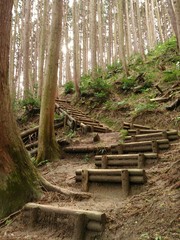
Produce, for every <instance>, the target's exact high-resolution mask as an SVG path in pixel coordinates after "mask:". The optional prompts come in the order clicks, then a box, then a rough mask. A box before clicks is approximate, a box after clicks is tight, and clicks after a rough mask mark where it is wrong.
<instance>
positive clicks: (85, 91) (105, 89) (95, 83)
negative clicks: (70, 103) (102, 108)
mask: <svg viewBox="0 0 180 240" xmlns="http://www.w3.org/2000/svg"><path fill="white" fill-rule="evenodd" d="M110 86H111V84H109V83H108V82H107V81H106V80H104V79H103V78H100V77H99V78H96V79H91V77H90V76H88V75H86V76H84V77H83V78H81V82H80V91H81V96H85V97H89V96H91V97H93V98H94V100H95V101H98V102H103V101H106V100H107V99H108V97H109V94H110Z"/></svg>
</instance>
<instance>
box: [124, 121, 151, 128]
mask: <svg viewBox="0 0 180 240" xmlns="http://www.w3.org/2000/svg"><path fill="white" fill-rule="evenodd" d="M123 128H124V129H151V127H150V126H144V125H140V124H135V123H128V122H124V123H123Z"/></svg>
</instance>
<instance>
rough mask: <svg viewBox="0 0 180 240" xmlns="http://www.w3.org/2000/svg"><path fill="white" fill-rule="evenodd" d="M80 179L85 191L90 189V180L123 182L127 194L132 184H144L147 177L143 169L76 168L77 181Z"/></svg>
mask: <svg viewBox="0 0 180 240" xmlns="http://www.w3.org/2000/svg"><path fill="white" fill-rule="evenodd" d="M79 181H80V182H82V190H83V191H88V189H89V183H90V182H101V183H121V184H122V189H123V192H124V195H126V196H127V195H128V194H129V190H130V185H131V184H144V183H146V181H147V178H146V174H145V170H143V169H85V170H83V169H79V170H76V182H79Z"/></svg>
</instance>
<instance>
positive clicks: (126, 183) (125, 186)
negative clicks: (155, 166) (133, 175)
mask: <svg viewBox="0 0 180 240" xmlns="http://www.w3.org/2000/svg"><path fill="white" fill-rule="evenodd" d="M121 178H122V190H123V194H124V196H125V197H127V196H128V195H129V188H130V184H129V172H128V170H122V175H121Z"/></svg>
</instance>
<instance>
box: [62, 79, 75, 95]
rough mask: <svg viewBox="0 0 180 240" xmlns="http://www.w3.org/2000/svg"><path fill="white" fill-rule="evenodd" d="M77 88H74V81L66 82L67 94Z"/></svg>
mask: <svg viewBox="0 0 180 240" xmlns="http://www.w3.org/2000/svg"><path fill="white" fill-rule="evenodd" d="M74 91H75V88H74V83H73V82H72V81H69V82H66V83H65V84H64V92H65V94H72V93H74Z"/></svg>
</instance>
